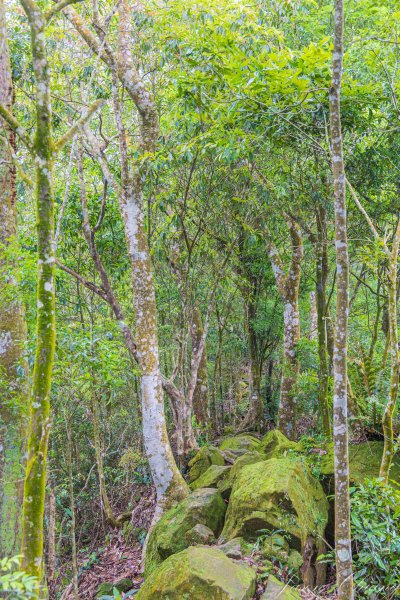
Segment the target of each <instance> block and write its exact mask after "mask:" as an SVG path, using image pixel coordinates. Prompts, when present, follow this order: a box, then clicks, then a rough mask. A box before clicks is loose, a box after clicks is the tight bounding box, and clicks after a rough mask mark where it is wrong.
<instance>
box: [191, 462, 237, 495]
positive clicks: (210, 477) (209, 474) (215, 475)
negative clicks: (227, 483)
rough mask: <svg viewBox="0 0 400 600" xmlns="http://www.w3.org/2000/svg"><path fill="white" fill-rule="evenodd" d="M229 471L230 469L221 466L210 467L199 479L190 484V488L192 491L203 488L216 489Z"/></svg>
mask: <svg viewBox="0 0 400 600" xmlns="http://www.w3.org/2000/svg"><path fill="white" fill-rule="evenodd" d="M230 469H231V467H223V466H222V465H211V467H208V469H207V471H206V472H205V473H203V475H200V477H198V478H197V479H196V480H195V481H193V483H191V484H190V487H191V489H192V490H197V489H199V488H203V487H206V488H213V487H215V488H216V487H218V482H219V481H221V479H224V478H225V477H226V476H227V475H228V473H229V471H230Z"/></svg>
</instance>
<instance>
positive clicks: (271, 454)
mask: <svg viewBox="0 0 400 600" xmlns="http://www.w3.org/2000/svg"><path fill="white" fill-rule="evenodd" d="M299 449H300V448H299V444H297V443H296V442H292V441H291V440H289V439H288V438H287V437H286V436H285V435H283V433H281V432H280V431H279V430H278V429H272V430H271V431H268V433H267V434H266V435H265V436H264V437H263V439H262V440H261V442H260V446H259V451H260V452H263V453H264V454H265V456H266V458H279V457H280V456H285V455H286V453H287V451H288V450H299Z"/></svg>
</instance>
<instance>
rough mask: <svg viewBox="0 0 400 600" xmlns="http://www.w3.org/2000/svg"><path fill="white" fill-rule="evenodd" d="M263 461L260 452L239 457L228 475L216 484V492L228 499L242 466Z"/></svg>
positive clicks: (263, 457)
mask: <svg viewBox="0 0 400 600" xmlns="http://www.w3.org/2000/svg"><path fill="white" fill-rule="evenodd" d="M263 460H265V456H264V455H263V454H260V452H246V454H243V455H242V456H239V458H237V459H236V460H235V462H234V463H233V465H232V467H231V469H230V471H229V473H228V475H227V476H226V477H224V478H223V479H222V480H221V481H220V482H219V483H218V490H219V491H220V492H221V494H222V497H223V498H229V496H230V495H231V491H232V487H233V484H234V482H235V480H236V477H237V476H238V473H239V472H240V471H241V469H243V467H244V466H246V465H252V464H255V463H258V462H261V461H263Z"/></svg>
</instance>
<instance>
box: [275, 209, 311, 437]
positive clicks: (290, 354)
mask: <svg viewBox="0 0 400 600" xmlns="http://www.w3.org/2000/svg"><path fill="white" fill-rule="evenodd" d="M287 220H288V226H289V231H290V237H291V246H292V257H291V264H290V268H289V272H288V274H287V275H285V271H284V266H283V263H282V260H281V258H280V256H279V253H278V250H277V248H276V247H275V245H274V244H273V242H272V240H271V239H269V248H268V252H269V257H270V260H271V264H272V268H273V271H274V275H275V281H276V285H277V288H278V291H279V294H280V296H281V299H282V302H283V306H284V313H283V364H282V378H281V394H280V402H279V410H278V428H279V429H280V431H282V433H284V434H285V435H286V436H287V437H288V438H289V439H295V438H296V398H295V397H294V395H293V387H294V385H295V383H296V380H297V375H298V372H299V361H298V357H297V344H298V342H299V340H300V315H299V287H300V276H301V263H302V260H303V238H302V235H301V231H300V227H299V226H298V224H297V223H296V222H295V221H294V220H293V219H292V218H290V217H288V219H287Z"/></svg>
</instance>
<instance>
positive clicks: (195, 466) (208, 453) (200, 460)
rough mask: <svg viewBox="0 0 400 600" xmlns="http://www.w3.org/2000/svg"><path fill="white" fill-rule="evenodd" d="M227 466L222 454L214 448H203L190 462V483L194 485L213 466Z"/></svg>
mask: <svg viewBox="0 0 400 600" xmlns="http://www.w3.org/2000/svg"><path fill="white" fill-rule="evenodd" d="M224 464H225V461H224V457H223V455H222V452H221V451H220V450H219V449H218V448H215V447H214V446H203V447H202V448H200V450H199V451H198V453H197V454H196V455H195V456H194V457H193V458H192V460H191V461H189V468H190V471H189V482H190V483H192V482H193V481H195V480H196V479H198V477H200V476H201V475H203V473H205V472H206V471H207V469H208V468H209V467H211V465H220V466H223V465H224Z"/></svg>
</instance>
